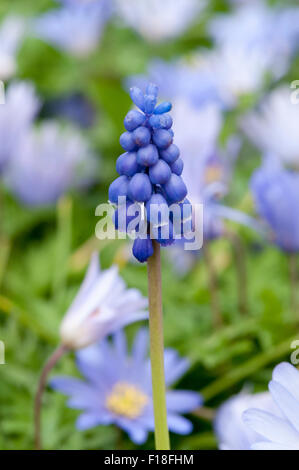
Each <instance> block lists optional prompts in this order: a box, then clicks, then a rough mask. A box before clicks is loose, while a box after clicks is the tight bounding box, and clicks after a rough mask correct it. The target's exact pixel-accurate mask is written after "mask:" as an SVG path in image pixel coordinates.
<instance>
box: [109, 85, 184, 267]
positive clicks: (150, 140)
mask: <svg viewBox="0 0 299 470" xmlns="http://www.w3.org/2000/svg"><path fill="white" fill-rule="evenodd" d="M130 94H131V98H132V100H133V102H134V103H135V105H136V106H137V107H138V108H139V110H136V109H133V110H131V111H129V113H128V114H127V116H126V117H125V120H124V125H125V128H126V132H124V133H123V134H122V135H121V137H120V144H121V146H122V147H123V149H124V150H125V151H126V152H125V153H124V154H122V155H120V157H119V158H118V159H117V162H116V170H117V172H118V173H119V175H120V176H119V177H118V178H117V179H116V180H115V181H113V183H112V184H111V185H110V188H109V201H110V202H111V203H113V204H118V208H117V213H120V211H121V210H125V211H126V214H125V220H126V221H127V223H126V228H127V225H128V222H129V220H128V219H129V210H130V206H133V205H134V204H135V206H136V204H137V205H140V207H141V208H143V209H144V212H145V213H146V217H145V220H146V227H145V236H141V235H140V236H139V237H138V238H136V239H135V241H134V245H133V254H134V256H135V258H137V259H138V261H140V262H145V261H147V259H148V258H149V257H150V256H151V255H152V254H153V245H152V240H151V238H154V239H156V240H157V241H158V243H159V244H160V245H161V246H168V245H171V244H172V243H174V241H175V227H174V225H175V224H174V220H172V219H171V217H170V216H169V215H168V213H167V210H168V207H169V206H171V205H172V204H174V203H178V204H180V208H181V210H182V211H183V210H184V214H186V213H187V212H188V207H185V206H188V204H189V203H188V200H186V199H185V198H186V196H187V188H186V185H185V183H184V181H183V179H182V177H181V174H182V171H183V161H182V159H181V158H180V151H179V149H178V147H177V146H176V145H175V144H174V143H173V131H172V129H171V127H172V118H171V116H170V114H169V111H170V110H171V104H170V103H169V102H163V103H161V104H159V105H158V106H157V95H158V88H157V86H156V85H153V84H149V85H148V87H147V90H146V94H143V93H142V91H141V90H140V89H139V88H137V87H133V88H131V91H130ZM120 197H123V198H125V200H126V203H127V204H122V203H119V198H120ZM182 203H183V204H182ZM135 206H134V207H135ZM189 206H190V205H189ZM163 208H164V209H165V217H164V216H163V214H162V215H159V214H158V212H159V210H160V211H161V212H162V213H163ZM189 218H191V206H190V215H189ZM141 222H142V220H140V224H139V228H140V226H141ZM176 225H178V224H176ZM176 228H177V227H176ZM183 228H184V227H181V226H180V231H181V233H177V235H178V236H180V235H182V230H183ZM165 229H166V230H165ZM139 232H140V230H139ZM165 234H166V235H165Z"/></svg>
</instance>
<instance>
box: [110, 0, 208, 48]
mask: <svg viewBox="0 0 299 470" xmlns="http://www.w3.org/2000/svg"><path fill="white" fill-rule="evenodd" d="M204 4H205V2H204V1H203V0H163V2H162V1H160V0H126V1H125V2H124V1H123V0H116V6H117V13H118V14H119V16H120V17H121V18H122V19H123V20H124V21H125V22H126V23H127V24H128V25H129V26H131V27H132V28H134V29H135V30H136V31H137V32H138V33H139V34H140V35H141V36H143V37H144V38H145V39H147V40H149V41H163V40H166V39H171V38H174V37H177V36H179V35H180V34H182V33H183V32H184V31H185V30H186V29H187V28H188V27H189V25H190V24H191V23H192V22H193V21H194V18H195V17H196V15H198V14H199V13H200V11H201V10H202V8H203V6H204Z"/></svg>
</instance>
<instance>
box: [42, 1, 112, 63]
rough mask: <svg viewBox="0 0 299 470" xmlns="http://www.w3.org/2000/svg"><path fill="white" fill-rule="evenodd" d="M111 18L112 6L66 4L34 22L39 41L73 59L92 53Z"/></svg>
mask: <svg viewBox="0 0 299 470" xmlns="http://www.w3.org/2000/svg"><path fill="white" fill-rule="evenodd" d="M110 14H111V2H110V1H109V0H102V1H99V2H91V1H88V2H77V3H75V2H70V1H68V2H65V6H64V7H63V8H61V9H58V10H52V11H49V12H47V13H45V14H43V15H42V16H40V17H39V18H37V19H36V20H35V23H34V29H35V32H36V34H37V35H38V37H40V38H42V39H44V40H45V41H48V42H50V43H52V44H54V45H55V46H57V47H59V48H60V49H62V50H64V51H67V52H69V53H71V54H73V55H75V56H78V57H84V56H86V55H88V54H89V53H90V52H92V51H93V50H94V49H95V48H96V46H97V44H98V42H99V39H100V37H101V34H102V31H103V28H104V26H105V24H106V22H107V20H108V18H109V17H110Z"/></svg>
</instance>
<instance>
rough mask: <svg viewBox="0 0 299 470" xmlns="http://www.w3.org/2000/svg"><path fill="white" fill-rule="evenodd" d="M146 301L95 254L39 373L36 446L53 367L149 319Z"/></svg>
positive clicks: (36, 406) (36, 407)
mask: <svg viewBox="0 0 299 470" xmlns="http://www.w3.org/2000/svg"><path fill="white" fill-rule="evenodd" d="M147 304H148V301H147V299H146V298H145V297H143V296H142V295H141V293H140V292H139V291H138V290H137V289H128V288H127V287H126V284H125V282H124V281H123V279H122V278H121V277H120V276H119V274H118V270H117V267H116V266H112V267H111V268H109V269H107V270H105V271H101V269H100V265H99V258H98V254H97V253H94V254H93V255H92V258H91V261H90V264H89V268H88V270H87V273H86V276H85V279H84V281H83V283H82V285H81V287H80V289H79V292H78V294H77V296H76V298H75V299H74V301H73V303H72V305H71V306H70V308H69V310H68V311H67V313H66V315H65V317H64V319H63V320H62V323H61V326H60V340H61V344H60V346H59V347H58V348H57V349H56V350H55V351H54V353H53V354H52V356H51V357H50V358H49V360H48V361H47V363H46V364H45V366H44V368H43V370H42V373H41V376H40V380H39V384H38V389H37V393H36V396H35V407H34V414H35V445H36V448H40V447H41V430H40V412H41V400H42V394H43V391H44V388H45V386H46V380H47V376H48V374H49V372H50V371H51V369H52V368H53V367H54V366H55V364H56V363H57V362H58V361H59V359H60V358H61V357H62V356H63V354H65V353H66V352H67V351H70V350H78V349H82V348H86V347H88V346H90V345H91V344H92V343H95V342H97V341H99V340H102V339H103V338H105V337H106V336H108V335H110V334H112V333H114V332H115V331H117V330H118V329H120V328H123V327H124V326H126V325H128V324H129V323H133V322H135V321H140V320H144V319H146V318H147V317H148V312H147V311H146V308H147ZM107 364H108V362H107ZM110 366H111V365H109V367H110Z"/></svg>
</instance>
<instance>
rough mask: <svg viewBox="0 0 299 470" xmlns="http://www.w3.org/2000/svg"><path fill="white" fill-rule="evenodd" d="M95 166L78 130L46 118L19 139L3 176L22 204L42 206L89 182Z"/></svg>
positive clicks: (91, 179) (92, 157)
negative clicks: (64, 126)
mask: <svg viewBox="0 0 299 470" xmlns="http://www.w3.org/2000/svg"><path fill="white" fill-rule="evenodd" d="M95 169H96V160H95V158H94V156H93V155H92V154H91V152H90V149H89V147H88V145H87V143H86V141H85V140H84V139H83V138H82V137H81V136H80V134H78V131H77V130H73V129H66V130H62V129H61V128H60V126H59V125H58V124H57V123H55V122H50V121H49V122H46V123H44V124H43V125H41V126H40V128H38V129H31V130H30V131H28V132H27V133H26V134H25V135H24V136H23V138H19V139H18V142H17V145H16V148H15V149H14V153H13V158H11V159H10V161H9V163H8V164H7V167H6V169H5V175H4V176H5V182H6V184H7V186H8V187H9V188H10V189H11V190H12V192H13V193H14V194H15V195H16V196H17V197H18V198H19V199H20V200H21V201H22V202H23V203H24V204H27V205H30V206H42V205H47V204H53V203H55V202H56V201H57V200H58V199H59V197H60V196H62V195H63V194H64V193H65V192H66V191H68V190H69V189H71V188H74V187H82V186H85V185H87V184H89V183H90V182H91V181H93V175H94V173H95Z"/></svg>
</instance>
